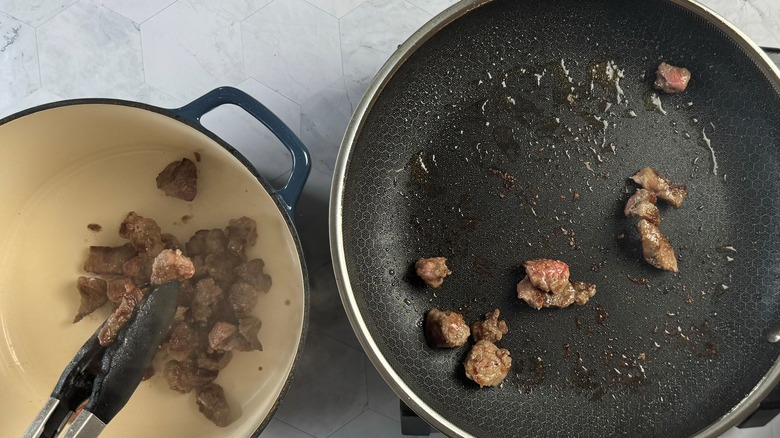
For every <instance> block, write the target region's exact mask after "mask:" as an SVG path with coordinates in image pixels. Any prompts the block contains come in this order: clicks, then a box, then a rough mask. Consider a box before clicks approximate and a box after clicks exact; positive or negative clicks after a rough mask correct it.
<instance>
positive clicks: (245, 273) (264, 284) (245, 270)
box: [233, 259, 271, 292]
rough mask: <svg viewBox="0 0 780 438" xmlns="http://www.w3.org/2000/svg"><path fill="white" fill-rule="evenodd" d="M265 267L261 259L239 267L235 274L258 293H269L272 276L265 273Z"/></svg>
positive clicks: (234, 271)
mask: <svg viewBox="0 0 780 438" xmlns="http://www.w3.org/2000/svg"><path fill="white" fill-rule="evenodd" d="M264 267H265V263H264V262H263V261H262V260H261V259H253V260H250V261H248V262H246V263H242V264H240V265H238V266H237V267H236V268H235V269H234V270H233V273H234V274H236V275H237V276H238V278H239V279H241V280H243V281H245V282H246V283H249V284H251V285H252V286H254V287H255V289H257V290H258V291H260V292H268V290H269V289H271V276H270V275H268V274H266V273H265V272H264V270H263V268H264Z"/></svg>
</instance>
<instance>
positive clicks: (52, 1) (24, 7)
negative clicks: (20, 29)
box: [0, 0, 77, 27]
mask: <svg viewBox="0 0 780 438" xmlns="http://www.w3.org/2000/svg"><path fill="white" fill-rule="evenodd" d="M76 1H77V0H35V1H30V0H0V11H3V12H5V13H7V14H8V15H10V16H12V17H14V18H17V19H19V20H21V21H24V22H25V23H27V24H29V25H30V26H33V27H38V26H39V25H40V24H42V23H43V22H45V21H46V20H48V19H50V18H51V17H53V16H55V15H57V14H59V13H60V12H62V11H64V10H65V9H67V8H68V6H70V5H72V4H73V3H76Z"/></svg>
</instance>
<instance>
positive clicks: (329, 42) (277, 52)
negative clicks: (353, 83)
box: [242, 0, 342, 103]
mask: <svg viewBox="0 0 780 438" xmlns="http://www.w3.org/2000/svg"><path fill="white" fill-rule="evenodd" d="M242 32H243V35H244V57H245V61H246V69H247V73H249V75H251V76H252V77H254V78H255V79H257V80H258V81H260V82H262V83H264V84H266V85H268V86H269V87H271V88H273V89H274V90H276V91H278V92H279V93H281V94H283V95H285V96H287V97H289V98H290V99H292V100H293V101H295V102H298V103H300V102H303V101H305V100H306V99H308V98H309V97H310V96H312V95H314V94H315V93H317V92H318V91H320V90H321V89H323V88H325V87H327V86H328V85H329V84H331V83H333V82H334V81H335V80H336V79H338V78H339V77H340V76H341V73H342V71H341V50H340V47H339V23H338V21H337V20H336V19H335V18H334V17H332V16H330V15H328V14H327V13H325V12H323V11H321V10H320V9H317V8H316V7H314V6H312V5H311V4H309V3H306V2H305V1H303V0H283V1H275V2H273V3H271V4H269V5H268V6H266V7H265V8H263V9H261V10H260V11H259V12H257V13H256V14H254V15H252V16H251V17H249V18H247V19H246V21H244V22H243V23H242Z"/></svg>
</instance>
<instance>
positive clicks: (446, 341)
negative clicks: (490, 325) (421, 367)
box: [425, 307, 471, 348]
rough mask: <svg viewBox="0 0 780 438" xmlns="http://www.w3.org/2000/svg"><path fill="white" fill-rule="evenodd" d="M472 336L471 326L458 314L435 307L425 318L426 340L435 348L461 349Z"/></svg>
mask: <svg viewBox="0 0 780 438" xmlns="http://www.w3.org/2000/svg"><path fill="white" fill-rule="evenodd" d="M470 334H471V330H469V326H468V325H466V321H464V320H463V315H461V314H460V313H458V312H455V311H452V310H445V311H441V310H439V309H437V308H435V307H434V308H433V309H431V310H429V311H428V314H427V315H426V316H425V339H426V340H427V341H428V345H430V346H431V347H433V348H453V347H460V346H462V345H463V344H465V343H466V341H467V340H468V339H469V335H470Z"/></svg>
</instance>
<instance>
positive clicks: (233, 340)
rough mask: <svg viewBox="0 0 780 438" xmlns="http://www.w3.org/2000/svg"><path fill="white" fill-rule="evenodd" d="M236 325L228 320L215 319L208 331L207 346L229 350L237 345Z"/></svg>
mask: <svg viewBox="0 0 780 438" xmlns="http://www.w3.org/2000/svg"><path fill="white" fill-rule="evenodd" d="M238 343H239V339H238V327H236V326H235V325H233V324H230V323H229V322H224V321H217V323H216V324H214V327H212V328H211V331H210V332H209V347H210V348H212V349H214V350H225V351H230V350H233V349H236V347H237V346H238Z"/></svg>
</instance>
